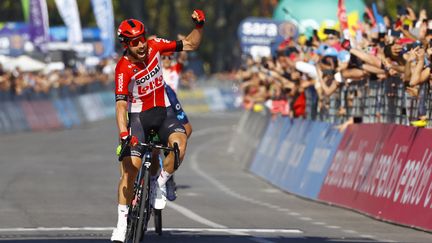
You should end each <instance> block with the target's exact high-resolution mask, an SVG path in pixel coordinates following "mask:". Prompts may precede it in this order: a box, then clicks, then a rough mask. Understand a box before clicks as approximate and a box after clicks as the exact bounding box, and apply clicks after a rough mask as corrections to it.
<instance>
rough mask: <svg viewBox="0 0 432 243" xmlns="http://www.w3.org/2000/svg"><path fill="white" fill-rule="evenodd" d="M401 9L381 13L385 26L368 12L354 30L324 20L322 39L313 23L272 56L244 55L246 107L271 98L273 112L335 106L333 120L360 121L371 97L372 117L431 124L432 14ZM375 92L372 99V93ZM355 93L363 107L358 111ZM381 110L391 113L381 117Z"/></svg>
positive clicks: (319, 111)
mask: <svg viewBox="0 0 432 243" xmlns="http://www.w3.org/2000/svg"><path fill="white" fill-rule="evenodd" d="M397 12H398V15H397V17H396V18H395V19H392V18H391V17H390V16H384V20H385V28H379V26H378V23H377V22H376V21H375V19H374V18H373V15H370V14H367V13H365V15H364V16H363V17H364V22H363V23H362V31H361V32H360V31H357V35H355V36H352V35H351V36H347V35H345V36H344V34H341V31H340V30H339V29H335V28H326V29H325V30H324V34H325V38H324V39H320V38H319V37H318V33H317V31H314V34H313V35H312V36H310V37H309V38H307V37H306V36H302V35H301V36H299V38H297V39H287V40H285V41H284V42H282V43H281V44H280V45H279V47H278V48H277V51H276V53H275V55H274V56H272V57H263V58H261V59H259V60H257V59H254V58H252V57H251V56H246V57H245V58H244V62H243V65H242V67H241V69H240V70H239V71H238V73H237V78H238V79H239V80H241V84H240V88H241V90H242V93H243V105H244V107H245V108H246V109H254V110H256V111H259V110H261V109H263V107H265V106H267V107H268V108H270V110H271V111H272V113H273V114H275V115H276V114H282V115H288V116H292V117H303V118H312V119H321V120H326V118H328V114H329V113H331V110H332V109H333V111H334V112H333V113H334V115H335V116H336V117H343V118H345V119H339V120H338V119H335V120H333V121H341V123H342V122H345V124H349V123H352V122H357V121H362V116H363V115H365V110H366V108H367V107H364V106H366V105H368V106H373V108H375V109H369V112H371V111H372V113H373V114H369V115H372V116H373V117H374V118H375V119H373V121H375V122H383V121H384V122H399V123H403V124H409V123H410V122H411V124H412V125H416V126H419V127H424V126H426V125H427V121H428V120H429V116H428V115H429V110H428V109H426V107H427V105H428V104H429V99H428V97H429V93H430V92H429V83H430V82H431V67H432V19H428V16H427V13H426V10H425V9H421V10H420V12H419V14H418V15H417V14H416V13H415V12H414V10H413V9H412V8H411V7H409V6H408V7H406V6H399V7H398V11H397ZM342 33H343V32H342ZM377 87H382V89H381V91H382V92H381V93H380V91H377ZM372 94H373V95H374V96H375V97H372V98H373V99H374V100H375V101H374V102H370V100H368V99H369V98H370V96H371V95H372ZM366 98H368V99H366ZM355 99H358V100H360V103H361V105H362V106H363V107H361V109H360V110H361V111H362V112H357V113H355V114H354V112H353V108H354V106H355ZM413 104H414V106H415V108H416V109H413V107H412V106H413ZM378 106H381V107H378ZM377 107H378V108H377ZM369 108H371V107H369ZM383 113H387V114H392V115H393V116H392V117H391V119H386V120H384V119H382V116H383ZM396 116H399V117H401V119H400V120H398V121H396V118H395V117H396Z"/></svg>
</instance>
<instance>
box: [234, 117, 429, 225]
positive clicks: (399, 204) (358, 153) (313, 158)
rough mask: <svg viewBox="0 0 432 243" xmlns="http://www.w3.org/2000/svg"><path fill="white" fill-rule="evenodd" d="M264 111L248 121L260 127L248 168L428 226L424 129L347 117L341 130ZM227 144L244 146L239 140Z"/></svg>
mask: <svg viewBox="0 0 432 243" xmlns="http://www.w3.org/2000/svg"><path fill="white" fill-rule="evenodd" d="M249 113H250V112H249V111H247V112H245V114H244V115H243V117H246V116H250V114H249ZM265 118H266V119H267V120H260V124H259V125H255V126H260V127H263V130H264V132H263V133H262V136H261V137H255V139H257V141H260V142H259V145H258V146H257V147H256V150H255V151H253V152H252V154H254V155H253V156H252V158H251V163H250V164H249V165H248V166H247V168H248V169H249V170H250V171H251V172H252V173H254V174H256V175H258V176H259V177H262V178H263V179H265V180H266V181H268V182H269V183H272V184H273V185H275V186H277V187H279V188H281V189H283V190H285V191H287V192H290V193H293V194H296V195H299V196H302V197H306V198H309V199H312V200H317V201H321V202H326V203H329V204H335V205H339V206H342V207H346V208H350V209H353V210H356V211H359V212H361V213H364V214H367V215H369V216H371V217H374V218H376V219H380V220H384V221H390V222H393V223H397V224H401V225H406V226H409V227H415V228H419V229H423V230H426V231H432V220H431V218H432V212H431V208H432V144H431V143H430V141H432V131H431V130H429V129H421V128H414V127H408V126H403V125H396V124H382V123H377V124H354V125H351V126H349V127H348V128H347V130H346V131H345V132H344V133H343V134H342V133H340V132H339V131H338V130H337V129H335V128H334V125H333V124H330V123H324V122H317V121H310V120H303V119H290V118H287V117H277V118H276V119H270V118H269V116H266V117H265ZM255 120H256V121H257V119H255ZM251 122H252V121H251ZM242 123H244V121H242V120H240V122H239V130H241V131H242V132H243V131H245V130H244V129H242V128H241V125H242ZM239 133H240V132H237V133H236V134H235V136H234V138H233V140H236V139H237V140H238V139H239V138H238V137H239ZM244 136H246V135H244ZM240 137H241V136H240ZM249 139H250V138H249ZM233 145H234V148H233V149H235V150H236V151H237V150H238V152H239V153H242V152H243V151H244V145H243V144H241V143H240V144H239V143H238V142H235V143H233Z"/></svg>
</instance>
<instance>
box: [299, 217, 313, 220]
mask: <svg viewBox="0 0 432 243" xmlns="http://www.w3.org/2000/svg"><path fill="white" fill-rule="evenodd" d="M299 219H301V220H303V221H311V220H312V219H311V218H309V217H300V218H299Z"/></svg>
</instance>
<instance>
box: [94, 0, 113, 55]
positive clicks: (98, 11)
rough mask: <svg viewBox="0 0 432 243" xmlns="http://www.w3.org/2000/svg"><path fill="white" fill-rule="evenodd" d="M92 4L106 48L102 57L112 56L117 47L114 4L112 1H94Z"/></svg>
mask: <svg viewBox="0 0 432 243" xmlns="http://www.w3.org/2000/svg"><path fill="white" fill-rule="evenodd" d="M91 3H92V6H93V13H94V15H95V18H96V23H97V25H98V27H99V29H100V36H101V40H102V45H103V47H104V50H103V54H102V57H108V56H111V55H112V54H113V53H114V45H115V38H114V37H115V36H114V11H113V7H112V2H111V0H92V1H91Z"/></svg>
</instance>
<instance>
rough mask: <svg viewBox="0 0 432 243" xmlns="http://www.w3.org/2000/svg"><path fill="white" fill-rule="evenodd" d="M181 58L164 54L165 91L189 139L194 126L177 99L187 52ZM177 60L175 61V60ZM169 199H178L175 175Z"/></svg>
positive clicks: (169, 185)
mask: <svg viewBox="0 0 432 243" xmlns="http://www.w3.org/2000/svg"><path fill="white" fill-rule="evenodd" d="M178 37H179V39H184V36H181V35H179V36H178ZM178 54H179V56H178V57H177V58H176V59H175V58H174V55H173V52H166V53H164V54H162V71H163V75H164V78H165V82H166V83H165V89H166V92H167V94H168V98H169V100H170V103H171V107H172V108H173V109H174V111H175V113H176V115H177V116H176V117H177V119H178V120H179V121H180V122H181V123H182V124H183V126H184V128H185V130H186V135H187V137H188V138H189V137H190V135H191V133H192V126H191V124H190V122H189V119H188V117H187V115H186V113H185V112H184V111H183V108H182V106H181V104H180V102H179V101H178V99H177V95H176V92H177V89H178V85H179V81H180V73H181V71H182V70H183V66H184V63H185V62H186V58H187V54H186V52H179V53H178ZM174 59H175V60H174ZM166 192H167V195H166V196H167V199H168V200H169V201H174V200H175V199H176V198H177V193H176V183H175V181H174V175H172V176H171V178H170V179H169V180H168V181H167V183H166Z"/></svg>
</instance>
